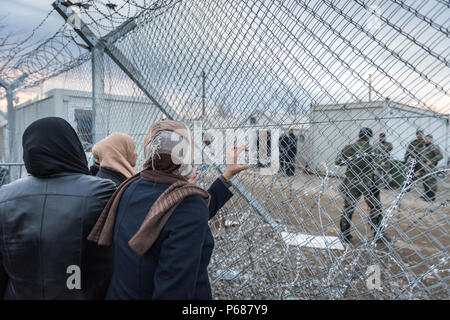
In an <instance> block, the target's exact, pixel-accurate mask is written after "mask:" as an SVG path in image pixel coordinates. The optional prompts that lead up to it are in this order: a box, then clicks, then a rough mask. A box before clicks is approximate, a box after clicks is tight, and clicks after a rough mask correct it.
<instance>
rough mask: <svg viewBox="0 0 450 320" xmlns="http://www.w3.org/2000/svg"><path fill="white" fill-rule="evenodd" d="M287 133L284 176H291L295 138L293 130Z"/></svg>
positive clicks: (293, 163)
mask: <svg viewBox="0 0 450 320" xmlns="http://www.w3.org/2000/svg"><path fill="white" fill-rule="evenodd" d="M288 133H289V135H288V137H287V138H288V139H287V141H288V147H287V166H286V174H287V175H288V176H293V175H294V173H295V163H296V162H295V156H296V155H297V137H296V136H295V134H294V130H293V129H290V130H289V132H288Z"/></svg>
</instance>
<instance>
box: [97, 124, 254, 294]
mask: <svg viewBox="0 0 450 320" xmlns="http://www.w3.org/2000/svg"><path fill="white" fill-rule="evenodd" d="M144 146H145V147H144V148H145V149H144V150H145V157H146V161H145V164H144V168H145V169H144V170H142V171H141V172H140V174H139V175H138V176H136V177H134V178H132V179H129V180H127V181H126V182H125V183H123V184H122V185H120V187H119V188H118V191H117V193H116V194H115V195H114V197H112V198H111V200H110V201H109V203H108V205H107V206H106V208H105V210H104V211H103V212H102V215H101V217H100V219H99V220H98V222H97V224H96V225H95V227H94V229H93V230H92V233H91V234H90V235H89V239H90V240H92V241H95V242H97V243H98V244H99V245H106V246H109V245H113V246H114V274H113V278H112V281H111V285H110V287H109V289H108V294H107V299H171V300H173V299H212V294H211V287H210V282H209V278H208V270H207V267H208V264H209V261H210V258H211V254H212V251H213V248H214V239H213V236H212V234H211V230H210V229H209V225H208V220H210V219H211V218H213V217H214V215H215V214H216V213H217V211H218V210H219V209H220V208H221V207H222V206H223V205H224V204H225V203H226V202H227V201H228V200H229V199H230V198H231V197H232V195H233V194H232V193H231V191H230V190H229V189H228V188H229V187H230V186H231V182H230V179H231V178H232V177H233V176H234V175H235V174H237V173H238V172H240V171H242V170H245V169H247V168H248V166H247V165H239V164H237V157H238V154H239V152H240V151H242V150H243V148H234V149H233V150H232V152H231V153H228V156H227V159H228V161H227V162H228V163H227V166H226V170H225V172H224V173H223V175H222V176H220V177H219V178H218V179H217V180H216V181H215V182H214V183H213V184H212V185H211V187H210V188H209V189H208V191H205V190H203V189H201V188H199V187H198V186H196V185H195V184H193V183H191V182H190V181H188V180H187V176H188V175H189V174H190V172H191V170H192V165H191V164H190V162H183V161H181V159H183V158H184V157H185V156H186V155H187V153H188V150H189V149H193V144H192V139H191V135H190V132H189V130H188V129H187V127H186V126H185V125H184V124H183V123H182V122H178V121H173V120H165V121H160V122H157V123H156V124H155V125H153V126H152V128H150V131H149V133H148V134H147V136H146V138H145V142H144ZM194 183H195V182H194Z"/></svg>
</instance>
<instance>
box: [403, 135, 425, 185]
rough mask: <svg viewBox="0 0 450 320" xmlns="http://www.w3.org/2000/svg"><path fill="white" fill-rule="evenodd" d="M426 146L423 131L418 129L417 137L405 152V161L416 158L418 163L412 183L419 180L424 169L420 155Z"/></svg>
mask: <svg viewBox="0 0 450 320" xmlns="http://www.w3.org/2000/svg"><path fill="white" fill-rule="evenodd" d="M424 147H425V141H424V140H423V131H422V130H417V132H416V139H414V140H413V141H411V142H410V144H409V145H408V148H407V149H406V153H405V163H406V162H408V160H409V159H410V158H414V159H416V165H415V167H414V176H413V178H412V181H411V182H410V185H411V184H412V182H413V181H415V180H417V178H418V176H417V174H418V173H419V172H420V171H421V170H422V162H421V161H420V159H419V155H420V154H421V152H422V151H423V149H424ZM406 191H407V192H409V191H411V187H408V188H407V190H406Z"/></svg>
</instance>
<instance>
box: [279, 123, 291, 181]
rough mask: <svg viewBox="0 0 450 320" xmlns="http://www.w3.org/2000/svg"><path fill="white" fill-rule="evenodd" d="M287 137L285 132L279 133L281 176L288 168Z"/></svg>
mask: <svg viewBox="0 0 450 320" xmlns="http://www.w3.org/2000/svg"><path fill="white" fill-rule="evenodd" d="M289 142H290V140H289V137H288V136H287V135H286V133H285V132H283V133H281V135H280V138H279V148H280V155H279V158H280V172H281V173H283V174H287V173H288V166H289V156H288V152H289Z"/></svg>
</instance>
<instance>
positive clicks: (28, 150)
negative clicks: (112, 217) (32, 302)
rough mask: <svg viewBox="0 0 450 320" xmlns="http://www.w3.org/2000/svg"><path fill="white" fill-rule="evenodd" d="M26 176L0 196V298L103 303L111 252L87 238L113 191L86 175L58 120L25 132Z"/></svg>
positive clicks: (69, 133)
mask: <svg viewBox="0 0 450 320" xmlns="http://www.w3.org/2000/svg"><path fill="white" fill-rule="evenodd" d="M22 144H23V160H24V162H25V167H26V169H27V171H28V173H29V174H31V176H28V177H25V178H23V179H19V180H16V181H15V182H13V183H10V184H8V185H6V186H4V187H2V189H1V192H0V212H8V214H7V215H0V225H1V226H3V228H0V299H1V298H2V297H3V298H6V299H102V298H103V297H104V295H105V293H106V289H107V288H108V285H109V281H110V278H111V274H112V252H111V249H110V248H107V247H99V246H97V245H93V244H92V243H91V242H88V241H87V240H86V238H87V235H88V234H89V232H90V231H91V229H92V227H93V226H94V224H95V222H96V221H97V219H98V217H99V215H100V213H101V211H102V210H103V207H104V206H105V205H106V203H107V201H108V199H109V198H110V196H111V195H112V194H113V192H114V190H115V185H114V183H112V182H111V181H109V180H103V179H99V178H97V177H93V176H91V175H90V174H89V170H88V166H87V161H86V156H85V154H84V151H83V147H82V145H81V143H80V140H79V139H78V136H77V134H76V132H75V130H74V129H73V128H72V127H71V126H70V124H69V123H68V122H67V121H65V120H63V119H61V118H55V117H50V118H44V119H41V120H37V121H35V122H33V123H32V124H31V125H30V126H29V127H28V128H27V129H26V130H25V132H24V134H23V139H22Z"/></svg>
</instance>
